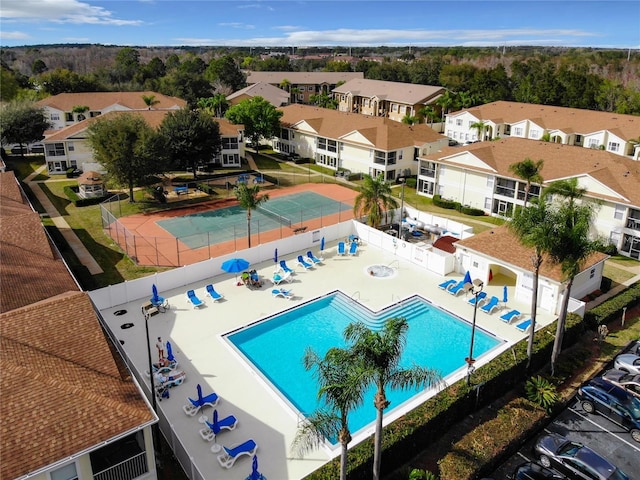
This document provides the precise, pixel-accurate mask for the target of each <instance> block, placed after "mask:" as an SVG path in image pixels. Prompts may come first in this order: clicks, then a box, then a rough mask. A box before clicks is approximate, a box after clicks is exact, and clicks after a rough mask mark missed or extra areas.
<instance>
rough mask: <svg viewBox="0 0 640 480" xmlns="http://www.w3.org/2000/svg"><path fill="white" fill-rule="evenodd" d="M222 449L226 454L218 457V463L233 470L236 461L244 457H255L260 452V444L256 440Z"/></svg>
mask: <svg viewBox="0 0 640 480" xmlns="http://www.w3.org/2000/svg"><path fill="white" fill-rule="evenodd" d="M222 448H223V449H224V453H223V454H221V455H218V463H219V464H220V466H221V467H222V468H231V467H233V464H234V463H236V460H237V459H238V458H240V457H242V456H243V455H248V456H250V457H253V456H254V455H255V453H256V452H257V451H258V444H257V443H256V442H255V441H254V440H252V439H249V440H247V441H246V442H244V443H240V444H237V445H234V446H232V447H230V448H228V447H222Z"/></svg>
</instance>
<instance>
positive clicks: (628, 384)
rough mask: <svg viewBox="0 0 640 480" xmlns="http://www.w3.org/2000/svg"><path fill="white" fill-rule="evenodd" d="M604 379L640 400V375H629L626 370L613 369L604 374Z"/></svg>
mask: <svg viewBox="0 0 640 480" xmlns="http://www.w3.org/2000/svg"><path fill="white" fill-rule="evenodd" d="M602 378H604V379H605V380H607V381H608V382H611V383H613V384H614V385H618V386H619V387H622V388H624V389H625V390H626V391H627V392H629V393H630V394H632V395H635V396H636V397H638V398H640V375H634V374H633V373H627V372H625V371H624V370H616V369H611V370H607V371H606V372H604V374H603V375H602Z"/></svg>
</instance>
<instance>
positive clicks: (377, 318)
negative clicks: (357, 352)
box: [331, 295, 431, 331]
mask: <svg viewBox="0 0 640 480" xmlns="http://www.w3.org/2000/svg"><path fill="white" fill-rule="evenodd" d="M331 303H332V305H334V306H335V307H336V308H338V309H339V310H340V311H341V312H342V313H344V314H345V315H346V316H347V317H349V319H350V321H354V322H356V321H357V322H362V323H364V324H365V325H366V326H367V327H369V328H370V329H371V330H373V331H380V330H382V327H383V325H384V322H385V321H386V320H388V319H389V318H393V317H404V318H406V319H407V320H410V319H411V318H412V317H415V316H419V315H422V314H423V313H425V312H426V311H427V310H429V308H431V306H430V305H429V304H428V303H426V302H424V301H421V300H419V299H417V298H411V299H407V300H403V301H401V302H399V303H400V304H401V306H400V307H398V305H397V304H396V305H392V306H391V307H388V308H385V309H383V310H382V311H380V312H376V313H374V314H373V315H372V312H371V311H369V310H368V309H367V308H366V307H364V306H362V305H361V304H359V303H358V302H356V301H355V300H354V299H352V298H349V297H346V296H344V295H336V296H335V297H334V298H333V299H332V301H331ZM370 317H371V318H370Z"/></svg>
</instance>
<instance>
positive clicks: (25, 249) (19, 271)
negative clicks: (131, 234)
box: [0, 172, 79, 312]
mask: <svg viewBox="0 0 640 480" xmlns="http://www.w3.org/2000/svg"><path fill="white" fill-rule="evenodd" d="M12 183H13V184H15V176H14V174H13V172H4V173H0V186H1V187H2V188H0V245H1V246H2V247H1V248H0V285H1V288H0V312H7V311H10V310H13V309H15V308H19V307H22V306H25V305H29V304H31V303H35V302H38V301H40V300H44V299H46V298H48V297H51V296H53V295H58V294H60V293H63V292H67V291H69V290H76V291H77V290H79V288H78V285H77V284H76V283H75V281H74V280H73V277H72V276H71V274H70V273H69V272H68V271H67V268H66V267H65V265H64V263H63V262H62V260H61V259H60V258H59V257H58V256H57V255H56V252H55V250H54V249H53V248H52V246H51V244H50V243H49V239H48V237H47V235H46V234H45V232H44V229H43V227H42V223H41V222H40V216H39V215H38V214H37V213H36V212H33V211H32V210H31V208H30V207H29V205H28V204H26V203H24V201H23V200H22V198H21V197H20V196H19V190H18V195H17V196H18V200H16V199H15V197H16V189H17V184H15V188H14V186H12Z"/></svg>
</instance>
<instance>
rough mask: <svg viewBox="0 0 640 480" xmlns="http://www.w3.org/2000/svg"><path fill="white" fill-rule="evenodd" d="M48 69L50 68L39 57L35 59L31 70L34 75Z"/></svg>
mask: <svg viewBox="0 0 640 480" xmlns="http://www.w3.org/2000/svg"><path fill="white" fill-rule="evenodd" d="M47 70H48V68H47V65H46V64H45V63H44V62H43V61H42V60H40V59H39V58H38V59H37V60H34V62H33V65H31V72H32V73H33V74H34V75H40V74H41V73H44V72H46V71H47Z"/></svg>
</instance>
